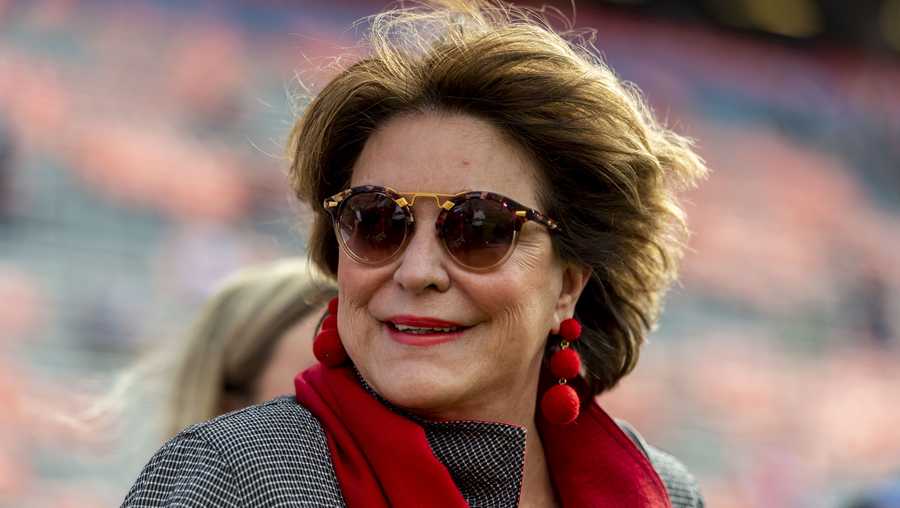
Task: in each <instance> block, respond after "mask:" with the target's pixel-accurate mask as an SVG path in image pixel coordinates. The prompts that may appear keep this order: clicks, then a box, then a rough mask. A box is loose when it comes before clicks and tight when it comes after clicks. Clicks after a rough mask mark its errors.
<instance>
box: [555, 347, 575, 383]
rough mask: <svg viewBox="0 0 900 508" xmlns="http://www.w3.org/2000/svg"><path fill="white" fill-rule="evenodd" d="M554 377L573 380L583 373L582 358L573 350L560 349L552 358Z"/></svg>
mask: <svg viewBox="0 0 900 508" xmlns="http://www.w3.org/2000/svg"><path fill="white" fill-rule="evenodd" d="M550 372H552V373H553V377H557V378H562V379H572V378H573V377H576V376H578V374H579V373H580V372H581V356H579V355H578V351H575V350H574V349H572V348H566V349H560V350H559V351H557V352H555V353H553V356H551V357H550Z"/></svg>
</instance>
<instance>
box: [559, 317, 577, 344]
mask: <svg viewBox="0 0 900 508" xmlns="http://www.w3.org/2000/svg"><path fill="white" fill-rule="evenodd" d="M559 336H560V337H562V338H563V339H565V340H567V341H569V342H574V341H576V340H578V337H581V323H579V322H578V320H577V319H575V318H569V319H566V320H564V321H563V322H562V323H560V324H559Z"/></svg>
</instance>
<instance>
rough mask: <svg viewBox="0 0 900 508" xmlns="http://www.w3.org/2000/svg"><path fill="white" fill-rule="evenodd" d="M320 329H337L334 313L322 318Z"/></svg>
mask: <svg viewBox="0 0 900 508" xmlns="http://www.w3.org/2000/svg"><path fill="white" fill-rule="evenodd" d="M322 330H323V331H324V330H337V316H335V315H334V314H331V315H328V316H325V319H323V320H322Z"/></svg>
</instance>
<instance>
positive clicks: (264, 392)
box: [253, 305, 325, 404]
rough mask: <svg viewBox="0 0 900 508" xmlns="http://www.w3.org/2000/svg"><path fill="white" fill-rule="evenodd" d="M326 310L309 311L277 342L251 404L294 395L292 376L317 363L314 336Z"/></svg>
mask: <svg viewBox="0 0 900 508" xmlns="http://www.w3.org/2000/svg"><path fill="white" fill-rule="evenodd" d="M323 312H325V306H324V305H323V306H321V307H318V308H316V309H313V310H311V311H310V312H309V313H307V314H306V315H305V316H303V317H302V318H301V319H300V320H299V321H297V322H296V323H294V325H293V326H291V327H290V328H288V329H287V331H286V332H284V334H282V336H281V337H279V338H278V339H277V342H276V343H275V346H274V349H273V350H272V356H271V357H270V358H269V362H268V363H267V364H266V367H265V369H264V370H263V371H262V373H260V375H259V378H258V380H257V382H256V391H255V393H254V400H253V404H259V403H261V402H266V401H268V400H271V399H273V398H275V397H278V396H279V395H287V394H291V393H294V376H296V375H297V373H298V372H300V371H303V370H306V369H307V368H309V367H311V366H312V365H313V364H315V363H316V358H315V357H314V356H313V351H312V344H313V336H314V335H315V334H316V325H318V324H319V318H320V317H321V316H322V313H323Z"/></svg>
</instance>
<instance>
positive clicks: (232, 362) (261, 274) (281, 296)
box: [156, 259, 337, 437]
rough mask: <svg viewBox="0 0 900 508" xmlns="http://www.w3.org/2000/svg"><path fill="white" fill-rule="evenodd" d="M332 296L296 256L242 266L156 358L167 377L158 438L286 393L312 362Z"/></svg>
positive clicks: (324, 282)
mask: <svg viewBox="0 0 900 508" xmlns="http://www.w3.org/2000/svg"><path fill="white" fill-rule="evenodd" d="M336 294H337V291H336V289H335V288H334V285H333V284H332V283H331V282H330V281H329V280H328V279H326V278H323V277H322V276H321V275H318V270H315V269H314V268H312V267H311V266H310V265H309V263H308V262H307V261H306V260H304V259H286V260H280V261H275V262H272V263H268V264H265V265H260V266H255V267H251V268H247V269H244V270H242V271H240V272H238V273H236V274H234V275H233V276H231V277H229V278H228V279H227V280H226V281H225V282H224V283H223V284H222V287H221V288H220V289H218V290H217V291H216V293H215V294H214V295H213V296H212V298H210V300H209V301H208V302H207V303H206V304H205V305H204V306H203V309H202V311H201V313H200V315H199V316H198V317H197V319H196V321H195V322H194V323H193V325H192V327H191V329H190V331H189V332H188V333H187V334H186V335H185V336H184V337H182V339H181V343H180V346H181V347H180V348H176V349H173V350H169V351H166V352H164V353H163V357H162V358H159V359H156V360H157V363H160V364H162V365H165V366H166V367H165V371H166V372H170V373H171V375H170V376H167V377H168V379H167V380H166V381H168V382H170V383H171V386H170V390H169V393H170V395H169V396H168V397H167V400H168V403H169V412H168V422H167V424H166V434H167V436H168V437H171V436H174V435H175V434H177V433H178V432H179V431H180V430H182V429H184V428H185V427H187V426H188V425H191V424H194V423H199V422H202V421H204V420H208V419H210V418H213V417H215V416H218V415H220V414H223V413H227V412H229V411H233V410H235V409H239V408H242V407H245V406H249V405H252V404H256V403H259V402H265V401H267V400H270V399H272V398H273V397H276V396H278V395H284V394H287V393H290V392H291V391H292V379H293V376H294V374H296V373H297V372H298V371H300V370H303V369H305V368H307V367H309V366H310V365H311V364H313V363H314V362H315V359H314V358H313V355H312V338H313V336H314V335H315V332H316V327H317V326H318V323H319V319H320V318H321V315H322V313H323V312H324V310H325V303H326V302H328V300H330V299H331V298H333V297H334V295H336Z"/></svg>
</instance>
